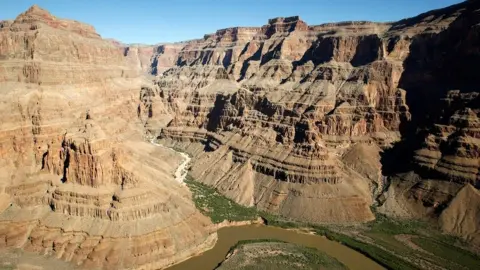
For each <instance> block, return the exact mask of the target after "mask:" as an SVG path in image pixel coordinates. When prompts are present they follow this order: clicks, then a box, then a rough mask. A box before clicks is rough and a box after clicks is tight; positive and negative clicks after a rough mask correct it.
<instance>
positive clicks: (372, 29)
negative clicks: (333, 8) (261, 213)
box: [146, 1, 480, 223]
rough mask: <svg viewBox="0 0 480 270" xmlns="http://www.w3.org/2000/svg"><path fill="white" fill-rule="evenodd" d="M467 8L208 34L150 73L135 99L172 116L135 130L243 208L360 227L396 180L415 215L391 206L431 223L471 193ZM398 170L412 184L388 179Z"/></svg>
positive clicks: (474, 151) (473, 85)
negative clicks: (152, 88)
mask: <svg viewBox="0 0 480 270" xmlns="http://www.w3.org/2000/svg"><path fill="white" fill-rule="evenodd" d="M479 8H480V6H479V2H478V1H467V2H464V3H461V4H457V5H454V6H451V7H447V8H444V9H439V10H434V11H430V12H427V13H424V14H421V15H419V16H417V17H414V18H409V19H405V20H401V21H398V22H392V23H373V22H342V23H331V24H323V25H316V26H309V25H307V24H306V23H305V22H304V21H302V20H301V19H300V18H299V17H287V18H275V19H272V20H269V22H268V24H267V25H265V26H262V27H233V28H226V29H222V30H218V31H217V32H215V33H214V34H209V35H205V36H204V38H203V39H198V40H193V41H189V42H186V44H185V45H184V47H183V48H182V49H181V50H180V51H179V52H177V53H176V59H177V60H176V61H175V63H176V66H175V67H172V68H171V69H169V70H166V71H165V72H164V73H162V74H159V75H158V76H157V78H156V84H157V86H158V89H157V90H156V92H155V93H153V94H152V95H150V99H149V100H148V102H147V103H148V106H150V108H151V111H152V113H153V115H155V114H156V112H157V111H158V112H161V111H164V112H167V115H169V116H170V117H171V121H170V122H169V123H168V126H167V127H164V128H162V127H161V125H160V124H158V123H159V121H158V120H156V119H155V117H153V118H152V120H150V119H148V118H146V123H147V127H148V128H147V129H149V130H150V131H151V132H152V133H157V134H159V137H160V138H162V139H163V140H164V143H167V144H172V145H175V146H178V147H184V148H185V149H186V150H187V151H189V152H191V153H192V154H194V155H195V156H196V162H195V164H194V165H193V167H192V174H193V175H194V176H195V177H196V178H197V179H199V180H200V181H202V182H205V183H208V184H210V185H212V186H215V187H216V188H217V189H219V190H220V191H221V192H222V193H223V194H225V195H227V196H229V197H230V198H232V199H234V200H236V201H237V202H239V203H242V204H245V205H255V206H257V207H259V208H262V209H265V210H268V211H272V212H275V213H279V214H283V215H286V216H290V217H294V218H298V219H303V220H308V221H312V222H319V223H321V222H361V221H367V220H371V219H373V215H372V213H371V210H370V208H369V207H370V205H371V204H372V203H373V202H374V199H375V197H377V195H380V194H382V193H384V192H385V191H387V190H389V192H390V190H391V191H392V192H393V193H392V194H397V195H398V194H399V192H397V193H395V192H394V189H395V188H396V187H400V186H402V187H405V188H407V189H408V190H407V191H408V192H403V193H402V195H401V196H400V195H399V196H400V197H402V196H407V197H408V198H407V201H408V200H410V199H412V198H416V199H415V201H416V202H421V203H422V204H423V206H422V207H423V210H421V211H420V210H419V211H413V210H412V209H415V207H414V206H413V205H411V206H407V205H404V207H403V208H402V210H401V211H400V210H399V211H400V212H402V211H404V212H403V213H404V214H405V215H406V216H412V215H413V216H417V215H423V214H425V213H431V214H432V216H435V217H437V218H438V216H439V215H440V213H441V211H442V210H443V209H445V207H446V206H447V205H448V203H449V202H450V200H452V198H454V197H455V195H456V192H458V190H459V189H460V188H461V186H462V185H464V184H467V183H468V184H471V185H473V186H476V187H477V188H478V186H479V179H480V178H479V168H480V164H479V161H480V158H479V156H478V155H479V145H480V144H479V142H478V128H479V127H478V116H479V103H478V100H479V94H478V93H479V92H478V89H477V88H478V86H479V85H480V84H479V82H478V78H477V77H478V76H476V75H475V72H474V71H475V63H478V60H480V59H478V57H479V53H478V50H477V49H476V48H477V47H478V46H477V45H478V23H479V19H480V17H479V16H478V12H477V10H478V9H479ZM150 123H152V124H150ZM207 164H208V166H206V165H207ZM406 172H411V175H415V177H417V178H415V179H417V180H418V181H419V182H418V181H417V182H418V183H417V182H415V181H414V182H415V183H417V184H415V183H413V184H412V185H407V184H402V183H393V182H395V181H397V180H398V179H407V178H408V179H411V177H410V176H408V177H403V176H402V175H401V174H400V173H406ZM392 179H393V180H392ZM395 179H396V180H395ZM422 179H423V180H422ZM426 179H431V181H433V182H432V183H434V184H432V185H430V184H422V181H424V182H423V183H428V181H430V180H428V181H427V180H426ZM399 181H403V180H399ZM425 181H426V182H425ZM450 182H452V183H450ZM407 186H408V187H407ZM433 187H437V188H438V187H439V189H436V190H435V189H433V190H432V188H433ZM442 187H445V188H442ZM397 191H400V190H397ZM440 191H441V192H440ZM436 192H437V193H438V192H440V193H442V192H444V193H443V195H441V196H440V195H439V197H437V199H438V200H437V201H435V200H432V198H433V197H432V196H427V197H428V198H429V199H425V198H426V197H422V196H417V195H418V194H424V193H427V194H437V193H436ZM388 194H390V193H388ZM388 194H386V195H385V196H383V197H382V199H381V202H380V203H383V202H385V201H384V200H385V198H391V196H389V195H388ZM405 194H410V195H411V196H410V195H405ZM416 194H417V195H416ZM438 194H439V193H438ZM387 195H388V196H387ZM400 197H398V196H397V198H400ZM402 198H403V197H402ZM403 199H405V198H403ZM386 203H387V205H391V204H392V203H393V202H386ZM397 203H400V202H397ZM403 203H406V204H408V203H409V202H402V203H401V204H403ZM425 207H426V208H425ZM298 209H302V211H298ZM429 209H430V210H431V211H430V210H429ZM417 210H418V209H417ZM386 211H387V212H388V210H386ZM405 211H406V212H405ZM407 212H408V213H407ZM420 213H421V214H420ZM405 215H404V216H405Z"/></svg>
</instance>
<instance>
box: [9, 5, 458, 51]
mask: <svg viewBox="0 0 480 270" xmlns="http://www.w3.org/2000/svg"><path fill="white" fill-rule="evenodd" d="M459 2H462V1H461V0H168V1H165V0H0V20H2V19H14V18H15V17H16V16H17V15H18V14H20V13H21V12H23V11H25V10H27V9H28V8H29V7H30V6H32V5H33V4H38V5H39V6H40V7H42V8H45V9H47V10H49V11H50V12H51V13H52V14H53V15H55V16H57V17H61V18H69V19H75V20H78V21H82V22H86V23H89V24H92V25H93V26H95V28H96V29H97V32H98V33H99V34H100V35H102V37H104V38H115V39H117V40H119V41H122V42H125V43H145V44H155V43H159V42H174V41H182V40H188V39H193V38H201V37H203V35H204V34H208V33H213V32H215V30H217V29H221V28H226V27H231V26H261V25H264V24H266V22H267V20H268V19H269V18H274V17H281V16H283V17H286V16H293V15H299V16H300V17H301V18H302V19H303V20H304V21H306V22H307V23H308V24H310V25H312V24H321V23H326V22H338V21H347V20H369V21H395V20H399V19H403V18H406V17H412V16H415V15H417V14H420V13H423V12H425V11H428V10H431V9H437V8H441V7H445V6H449V5H452V4H455V3H459Z"/></svg>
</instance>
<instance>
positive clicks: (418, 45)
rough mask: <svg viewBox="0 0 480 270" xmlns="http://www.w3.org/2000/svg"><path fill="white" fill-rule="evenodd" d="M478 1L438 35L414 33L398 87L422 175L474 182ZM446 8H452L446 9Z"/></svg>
mask: <svg viewBox="0 0 480 270" xmlns="http://www.w3.org/2000/svg"><path fill="white" fill-rule="evenodd" d="M479 8H480V6H479V4H478V3H477V2H475V1H472V2H470V3H466V6H465V10H463V11H462V12H461V13H460V14H459V15H458V17H457V18H456V19H455V20H454V21H453V22H452V23H451V24H450V25H449V27H448V28H447V29H446V30H444V31H442V32H440V33H433V34H432V33H428V34H420V35H416V36H415V37H414V38H413V40H412V43H411V45H410V54H409V56H408V58H407V59H406V60H405V63H404V67H405V71H404V72H403V74H402V78H401V80H400V87H402V88H404V89H407V103H408V104H409V107H410V112H411V114H412V122H411V123H410V128H409V130H408V132H407V133H406V134H405V138H406V140H407V141H409V143H408V144H410V145H412V146H413V147H414V149H415V153H414V157H413V162H414V164H416V165H417V168H418V171H419V172H422V173H423V175H424V176H425V177H428V176H429V175H430V176H432V175H433V176H434V177H438V178H442V179H446V180H453V181H459V182H468V183H471V184H472V185H476V186H478V185H480V175H479V171H478V168H479V165H480V164H479V163H478V160H479V152H478V150H479V145H478V143H477V142H476V140H478V138H480V133H479V130H478V127H479V120H478V116H479V113H480V107H479V106H478V105H479V98H480V97H479V90H478V87H479V86H480V78H479V77H478V75H477V73H476V72H475V69H476V66H477V65H478V61H479V60H480V51H479V49H478V48H479V45H480V35H479V33H480V32H479V28H478V24H479V23H480V14H479V12H478V9H479ZM447 12H458V10H456V9H453V8H450V9H448V10H447Z"/></svg>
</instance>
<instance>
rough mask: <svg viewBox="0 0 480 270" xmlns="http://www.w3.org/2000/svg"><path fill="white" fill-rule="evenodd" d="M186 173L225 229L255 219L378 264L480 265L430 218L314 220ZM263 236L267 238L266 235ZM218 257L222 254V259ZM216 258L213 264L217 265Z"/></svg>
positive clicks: (200, 204)
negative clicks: (253, 203) (257, 203)
mask: <svg viewBox="0 0 480 270" xmlns="http://www.w3.org/2000/svg"><path fill="white" fill-rule="evenodd" d="M171 150H172V151H175V150H174V149H171ZM177 152H178V151H177ZM182 154H184V153H182ZM184 155H186V154H184ZM182 164H183V163H182ZM182 178H183V183H185V184H186V185H187V186H188V187H189V189H190V190H191V192H192V199H193V201H194V202H195V205H196V207H197V208H198V209H199V210H200V211H201V212H202V213H203V214H204V215H206V216H209V217H210V219H211V220H212V222H213V223H214V227H213V230H217V231H219V232H220V231H224V230H234V229H237V230H241V228H244V227H248V226H249V225H250V224H265V225H266V226H256V228H257V229H256V230H262V228H268V229H272V230H276V229H279V230H282V234H289V233H295V235H296V237H299V235H303V236H306V237H309V236H310V237H312V238H314V239H319V238H317V237H320V238H322V239H324V240H325V241H331V242H335V243H337V244H339V245H342V246H343V247H344V248H347V249H348V250H351V251H355V252H356V254H362V256H363V257H364V258H367V257H368V258H370V259H371V260H373V261H375V262H376V263H378V264H377V265H378V266H383V267H384V268H387V269H398V270H404V269H425V268H427V269H476V267H477V266H478V265H480V258H479V257H478V255H477V254H474V253H472V252H471V251H470V250H468V249H466V248H465V247H468V243H465V242H464V241H462V240H461V239H458V238H454V237H450V236H446V235H444V234H442V233H441V232H440V231H438V230H437V229H436V228H433V227H432V226H431V225H430V224H427V223H425V222H419V221H411V220H396V219H391V218H386V217H384V216H382V215H377V216H376V220H375V221H373V222H370V223H366V224H361V225H355V226H339V225H336V226H333V225H328V226H327V225H325V226H320V225H318V224H308V223H304V222H299V221H294V220H289V219H287V218H284V217H279V216H276V215H272V214H270V213H266V212H263V211H259V210H257V209H256V208H255V207H245V206H242V205H239V204H237V203H235V202H234V201H232V200H230V199H228V198H226V197H225V196H223V195H222V194H220V193H219V192H217V190H216V189H215V188H212V187H210V186H207V185H205V184H203V183H200V182H197V181H195V180H194V179H193V178H192V177H190V176H189V175H188V173H185V174H182ZM231 233H235V232H234V231H232V232H231ZM282 234H279V235H274V239H281V237H282ZM399 235H400V236H399ZM225 237H227V238H228V237H230V236H228V235H227V236H225ZM277 237H279V238H277ZM402 237H403V238H405V237H407V238H408V239H409V240H410V241H411V242H412V243H414V244H415V245H412V244H409V243H406V242H405V241H402V239H403V238H402ZM220 238H221V236H219V241H220V240H221V239H220ZM261 238H265V236H262V237H261ZM240 240H245V239H240ZM240 240H239V241H240ZM222 241H223V240H222ZM319 241H320V240H319ZM235 244H236V242H235V243H231V246H233V245H235ZM300 244H302V243H300ZM217 245H218V242H217V243H216V245H215V247H214V248H213V250H216V249H217ZM231 246H230V247H231ZM412 246H417V247H420V249H419V248H415V249H413V248H412ZM230 247H229V248H230ZM209 252H211V250H207V251H205V252H204V253H202V254H201V255H200V256H196V257H192V258H191V259H190V260H187V261H185V262H183V263H180V264H179V265H183V266H179V267H176V266H173V267H172V268H169V269H189V268H182V267H184V266H185V265H190V266H192V267H193V266H195V265H194V262H197V263H198V262H199V260H200V262H201V260H203V259H201V258H200V257H204V256H209V255H205V254H209ZM224 256H226V253H225V254H224ZM218 259H219V258H218V257H217V258H216V260H218ZM223 259H224V258H223ZM211 263H212V262H210V263H209V264H208V265H213V264H211ZM217 263H218V262H217ZM380 268H382V267H380ZM196 269H213V268H196Z"/></svg>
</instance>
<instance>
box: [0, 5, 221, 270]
mask: <svg viewBox="0 0 480 270" xmlns="http://www.w3.org/2000/svg"><path fill="white" fill-rule="evenodd" d="M145 82H147V84H145ZM142 85H143V86H142ZM153 88H154V87H153V86H149V85H148V81H146V80H145V78H142V77H141V76H139V70H138V69H137V68H136V67H135V66H131V65H129V63H128V57H127V58H125V56H124V49H123V48H121V47H119V46H118V45H115V44H113V43H112V42H111V41H106V40H103V39H101V38H100V36H99V35H98V34H96V33H95V31H94V29H93V28H92V27H89V26H86V25H84V24H81V23H78V22H74V21H69V20H63V19H59V18H56V17H54V16H53V15H51V14H50V13H48V12H47V11H45V10H43V9H40V8H39V7H37V6H34V7H32V8H30V9H29V10H28V11H26V12H25V13H23V14H21V15H20V16H18V17H17V18H16V19H15V20H14V21H8V22H2V23H1V24H0V93H1V95H0V96H1V97H0V114H1V115H2V121H0V210H1V213H0V248H23V249H25V250H29V251H34V252H38V253H42V254H49V255H52V256H55V257H57V258H60V259H62V260H65V261H69V262H72V263H74V264H77V265H83V266H85V267H87V268H105V269H127V268H128V269H137V268H142V269H145V268H149V269H156V268H163V267H165V266H167V265H171V264H173V263H176V262H178V261H181V260H184V259H186V258H188V257H189V256H192V255H194V254H196V253H197V252H199V251H203V250H204V249H207V248H209V247H211V246H212V244H213V243H214V242H215V239H216V235H215V234H214V233H213V232H212V228H211V227H210V226H211V223H210V221H209V220H208V218H206V217H205V216H203V215H201V214H200V212H198V211H197V209H196V208H195V206H194V204H193V202H192V201H191V199H190V193H189V191H188V190H187V189H186V188H185V187H182V186H180V185H179V184H178V183H177V182H176V181H175V180H174V179H173V176H172V175H173V172H174V171H175V169H176V166H178V164H180V163H181V162H182V161H181V160H180V158H179V157H178V156H177V155H175V154H174V153H172V152H166V150H163V148H158V147H155V146H153V145H151V144H149V143H147V142H144V138H143V134H142V129H143V127H142V125H141V124H142V123H141V121H140V119H141V118H139V116H140V117H142V116H143V113H144V112H143V111H142V106H141V105H142V104H139V103H140V101H139V100H138V96H139V93H140V92H142V91H149V90H151V89H153ZM126 254H128V255H129V256H126Z"/></svg>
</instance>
